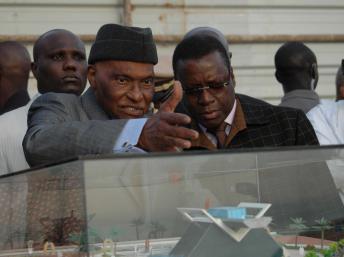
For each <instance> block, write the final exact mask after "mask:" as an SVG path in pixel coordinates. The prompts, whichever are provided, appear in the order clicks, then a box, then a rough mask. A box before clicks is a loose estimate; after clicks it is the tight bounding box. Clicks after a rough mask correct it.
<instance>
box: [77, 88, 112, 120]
mask: <svg viewBox="0 0 344 257" xmlns="http://www.w3.org/2000/svg"><path fill="white" fill-rule="evenodd" d="M81 104H82V107H83V109H84V110H85V112H86V114H87V116H88V118H89V119H90V120H109V119H110V117H109V116H108V115H107V114H106V113H105V112H104V110H103V109H102V108H101V107H100V106H99V105H98V103H97V100H96V96H95V95H94V91H93V89H92V88H91V87H90V88H88V89H87V90H86V92H85V93H84V94H83V95H82V96H81Z"/></svg>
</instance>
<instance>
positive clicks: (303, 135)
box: [173, 32, 318, 149]
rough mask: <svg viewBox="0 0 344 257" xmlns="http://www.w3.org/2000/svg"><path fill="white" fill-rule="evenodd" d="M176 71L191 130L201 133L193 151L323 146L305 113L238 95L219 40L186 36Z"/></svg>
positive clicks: (177, 53) (178, 49) (175, 63)
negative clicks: (190, 122)
mask: <svg viewBox="0 0 344 257" xmlns="http://www.w3.org/2000/svg"><path fill="white" fill-rule="evenodd" d="M173 70H174V74H175V79H176V80H179V81H180V82H181V84H182V87H183V90H184V94H185V106H186V109H187V111H188V113H190V115H191V117H192V120H193V122H192V128H194V129H197V130H198V131H199V132H200V136H199V138H198V139H196V140H193V141H192V144H193V147H194V148H206V149H218V148H237V147H262V146H287V145H317V144H318V140H317V138H316V135H315V133H314V130H313V128H312V126H311V124H310V123H309V121H308V120H307V118H306V116H305V115H304V113H303V112H302V111H299V110H295V109H291V108H285V107H276V106H272V105H270V104H268V103H265V102H263V101H261V100H258V99H254V98H252V97H249V96H245V95H239V94H235V91H234V85H233V84H234V83H233V78H234V74H233V71H232V69H231V63H230V55H229V54H228V51H227V50H226V49H225V46H224V45H223V43H222V42H220V40H219V39H218V38H216V37H214V36H212V35H209V34H204V33H202V32H200V33H195V34H194V35H191V36H189V37H185V38H184V39H183V40H182V41H181V42H180V43H179V44H178V45H177V47H176V49H175V51H174V54H173Z"/></svg>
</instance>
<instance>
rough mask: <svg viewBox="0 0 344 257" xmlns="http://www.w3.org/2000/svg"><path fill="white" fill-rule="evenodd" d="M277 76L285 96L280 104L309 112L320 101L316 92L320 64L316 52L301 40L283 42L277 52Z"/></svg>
mask: <svg viewBox="0 0 344 257" xmlns="http://www.w3.org/2000/svg"><path fill="white" fill-rule="evenodd" d="M275 67H276V72H275V76H276V79H277V81H278V82H279V83H281V84H282V87H283V92H284V96H283V97H282V101H281V103H280V106H284V107H292V108H297V109H300V110H302V111H303V112H304V113H307V112H308V111H309V110H311V109H312V108H313V107H314V106H316V105H318V104H319V103H320V100H319V96H318V94H317V93H316V92H315V88H316V86H317V83H318V78H319V75H318V66H317V59H316V56H315V54H314V53H313V51H312V50H311V49H309V48H308V47H307V46H306V45H304V44H303V43H301V42H288V43H285V44H283V45H282V46H281V47H280V48H279V49H278V51H277V52H276V54H275Z"/></svg>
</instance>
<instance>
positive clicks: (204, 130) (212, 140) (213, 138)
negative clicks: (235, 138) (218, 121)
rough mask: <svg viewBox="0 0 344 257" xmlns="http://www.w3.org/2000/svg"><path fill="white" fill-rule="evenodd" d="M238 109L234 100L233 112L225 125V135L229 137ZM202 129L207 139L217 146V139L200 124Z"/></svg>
mask: <svg viewBox="0 0 344 257" xmlns="http://www.w3.org/2000/svg"><path fill="white" fill-rule="evenodd" d="M236 107H237V101H236V99H235V100H234V104H233V108H232V110H231V112H230V113H229V114H228V116H227V117H226V119H225V123H226V124H227V125H226V128H225V133H226V135H227V136H228V135H229V132H231V126H232V123H233V120H234V116H235V111H236ZM199 126H200V128H201V129H202V131H203V132H204V133H205V135H206V136H207V138H208V139H209V140H210V141H211V142H212V143H213V144H214V145H217V138H216V136H215V135H214V134H212V133H210V132H207V128H206V127H204V126H202V124H199Z"/></svg>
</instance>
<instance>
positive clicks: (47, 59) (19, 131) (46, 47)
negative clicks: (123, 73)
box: [0, 29, 87, 174]
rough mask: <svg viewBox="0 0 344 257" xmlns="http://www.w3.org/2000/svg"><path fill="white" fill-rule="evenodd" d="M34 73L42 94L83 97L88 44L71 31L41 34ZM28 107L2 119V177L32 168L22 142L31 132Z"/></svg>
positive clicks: (0, 137)
mask: <svg viewBox="0 0 344 257" xmlns="http://www.w3.org/2000/svg"><path fill="white" fill-rule="evenodd" d="M33 56H34V61H33V63H32V65H31V67H32V72H33V74H34V76H35V78H36V80H37V88H38V91H39V93H40V94H44V93H47V92H65V93H73V94H76V95H80V94H81V93H82V91H83V90H84V88H85V86H86V72H87V62H86V53H85V46H84V43H83V42H82V41H81V40H80V38H79V37H78V36H76V35H75V34H73V33H72V32H70V31H67V30H62V29H56V30H51V31H48V32H46V33H44V34H43V35H41V36H40V37H39V38H38V39H37V41H36V42H35V44H34V47H33ZM36 98H37V95H36V96H35V97H33V99H32V100H31V101H30V102H29V103H28V104H27V105H25V106H24V107H21V108H19V109H17V110H14V111H11V112H9V113H6V114H4V115H3V116H1V117H0V131H1V134H0V174H6V173H9V172H14V171H18V170H23V169H27V168H29V165H28V164H27V162H26V159H25V157H24V152H23V147H22V141H23V138H24V135H25V133H26V130H27V112H28V110H29V107H30V105H31V103H32V102H33V100H35V99H36Z"/></svg>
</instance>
